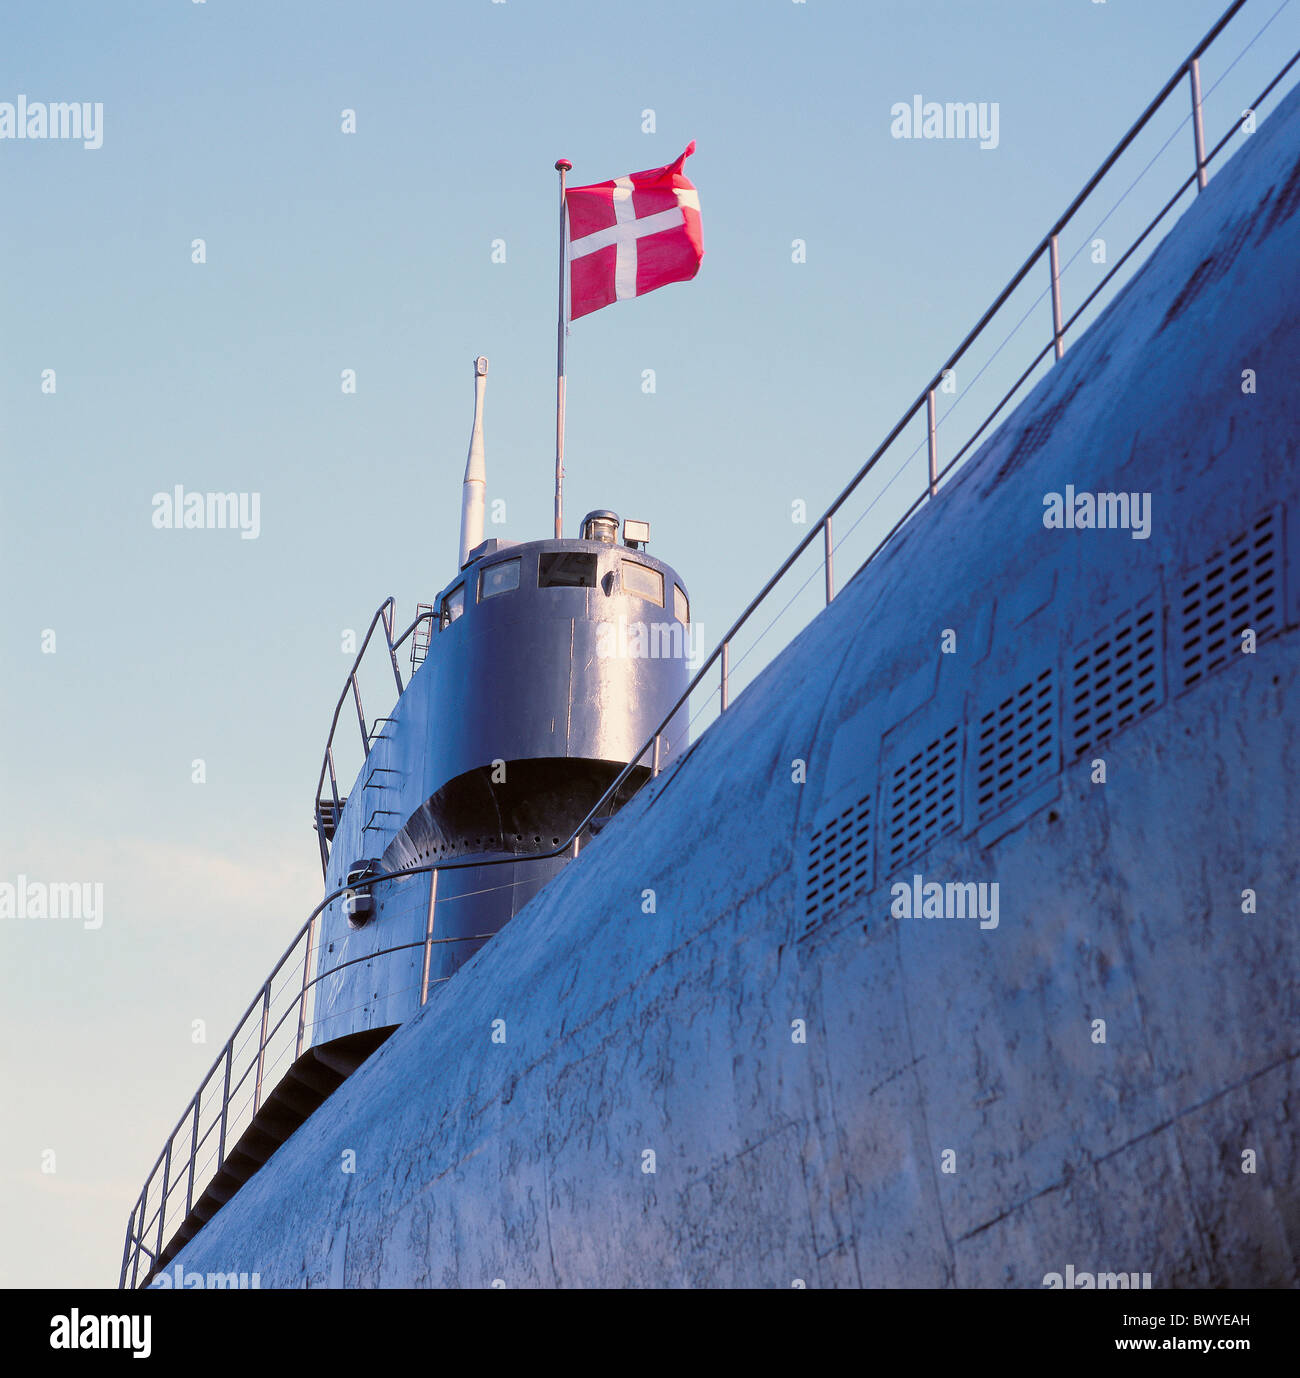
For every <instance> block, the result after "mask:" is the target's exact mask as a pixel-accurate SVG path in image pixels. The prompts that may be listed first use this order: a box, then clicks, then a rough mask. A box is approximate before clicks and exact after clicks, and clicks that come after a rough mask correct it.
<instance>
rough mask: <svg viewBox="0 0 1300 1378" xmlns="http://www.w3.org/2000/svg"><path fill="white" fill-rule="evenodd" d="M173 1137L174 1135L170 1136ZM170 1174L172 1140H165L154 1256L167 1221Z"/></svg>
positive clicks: (159, 1245) (156, 1253) (160, 1249)
mask: <svg viewBox="0 0 1300 1378" xmlns="http://www.w3.org/2000/svg"><path fill="white" fill-rule="evenodd" d="M172 1137H173V1138H174V1137H175V1136H174V1135H173V1136H172ZM171 1174H172V1141H171V1139H170V1138H169V1139H168V1140H167V1152H166V1154H165V1155H164V1158H163V1180H162V1195H161V1196H160V1197H159V1198H158V1247H157V1248H156V1249H155V1250H154V1257H155V1258H157V1257H158V1255H159V1254H161V1253H162V1246H163V1226H164V1225H165V1224H166V1223H167V1184H168V1180H169V1179H170V1177H171Z"/></svg>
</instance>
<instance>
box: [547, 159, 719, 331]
mask: <svg viewBox="0 0 1300 1378" xmlns="http://www.w3.org/2000/svg"><path fill="white" fill-rule="evenodd" d="M694 152H695V140H694V139H692V140H691V142H690V144H689V145H687V148H686V151H685V152H684V153H683V154H682V155H681V157H680V158H678V159H677V160H676V161H675V162H672V163H669V164H668V165H667V167H656V168H651V169H650V170H649V171H648V172H633V173H632V174H630V175H629V176H627V177H615V178H614V180H613V181H611V182H596V183H595V184H594V185H592V186H589V187H569V188H567V189H566V191H565V194H564V201H565V206H566V208H567V210H568V221H569V319H570V320H577V318H578V317H579V316H585V315H586V314H587V313H588V312H589V311H599V310H600V308H601V307H602V306H608V305H609V304H610V303H611V302H615V301H623V300H625V299H626V298H628V297H640V296H643V295H644V294H645V293H646V292H653V291H654V290H655V288H656V287H666V286H667V285H668V284H669V283H670V282H686V281H687V280H688V279H690V278H693V277H694V276H695V274H696V273H697V272H699V269H700V259H701V258H703V257H704V236H703V232H702V230H701V228H700V195H699V192H697V191H696V189H695V187H694V185H693V184H692V183H691V181H690V180H689V178H687V177H686V176H685V174H684V173H683V172H682V164H683V163H684V162H685V161H686V160H687V158H689V157H690V156H691V154H692V153H694Z"/></svg>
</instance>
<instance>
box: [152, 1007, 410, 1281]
mask: <svg viewBox="0 0 1300 1378" xmlns="http://www.w3.org/2000/svg"><path fill="white" fill-rule="evenodd" d="M396 1028H397V1025H396V1024H392V1025H389V1026H387V1027H385V1028H381V1029H365V1030H363V1031H362V1032H360V1033H354V1034H348V1035H347V1036H346V1037H344V1038H336V1039H333V1040H332V1041H331V1042H329V1043H323V1044H321V1045H320V1046H319V1047H316V1048H309V1049H308V1050H307V1051H306V1052H305V1053H303V1055H302V1056H301V1057H300V1058H299V1059H298V1060H297V1061H296V1062H295V1063H294V1064H293V1066H292V1067H290V1068H289V1070H288V1071H287V1072H286V1073H285V1074H284V1077H283V1079H282V1080H281V1081H280V1082H279V1084H278V1085H277V1086H276V1087H275V1089H274V1090H273V1091H272V1092H271V1093H270V1095H268V1096H267V1098H266V1099H265V1100H264V1101H263V1102H262V1105H261V1107H260V1108H259V1109H258V1111H257V1113H256V1114H255V1115H254V1116H253V1120H252V1123H251V1124H250V1125H249V1126H248V1128H247V1129H246V1130H244V1132H243V1134H242V1135H240V1137H239V1140H238V1142H237V1143H236V1144H235V1145H234V1147H233V1148H232V1149H231V1150H230V1152H229V1154H228V1155H227V1157H226V1161H225V1163H224V1164H223V1166H222V1168H221V1171H220V1172H218V1173H217V1175H216V1176H215V1177H214V1178H213V1179H212V1181H211V1183H210V1184H209V1185H208V1188H207V1190H206V1191H204V1193H203V1195H202V1196H200V1197H199V1199H198V1200H197V1201H196V1202H195V1203H194V1205H193V1206H192V1207H191V1208H190V1211H189V1214H188V1215H186V1217H185V1219H184V1220H182V1221H181V1224H180V1226H179V1228H178V1229H177V1231H176V1233H175V1234H174V1235H173V1236H172V1237H171V1239H170V1240H169V1241H168V1243H167V1244H166V1246H165V1247H164V1248H163V1250H162V1252H161V1253H160V1254H159V1255H158V1258H157V1260H156V1261H155V1263H154V1265H153V1267H152V1268H150V1270H149V1273H148V1275H147V1276H146V1277H145V1279H144V1285H148V1282H149V1279H150V1278H152V1277H153V1276H154V1275H155V1274H157V1273H158V1272H160V1271H161V1270H162V1269H163V1268H164V1267H166V1265H167V1264H168V1263H169V1262H170V1261H171V1260H172V1259H173V1258H175V1257H176V1255H177V1254H178V1253H180V1251H181V1250H182V1249H183V1248H184V1247H185V1246H186V1244H188V1243H189V1242H190V1240H191V1239H193V1238H194V1236H195V1235H196V1234H198V1232H199V1231H200V1230H201V1229H202V1228H203V1226H204V1225H205V1224H207V1222H208V1221H209V1220H211V1219H212V1217H213V1216H214V1215H215V1214H216V1213H217V1212H218V1211H219V1210H220V1209H221V1208H222V1206H224V1205H225V1204H226V1202H227V1201H229V1200H230V1198H231V1197H232V1196H234V1194H235V1193H236V1192H237V1191H238V1190H239V1189H240V1187H242V1186H243V1185H244V1183H245V1182H247V1181H248V1179H249V1178H250V1177H251V1176H252V1175H253V1174H254V1173H255V1172H256V1171H257V1170H258V1168H260V1167H261V1166H262V1165H263V1164H264V1163H265V1162H267V1160H268V1159H269V1158H270V1157H271V1155H272V1154H273V1153H274V1152H275V1150H276V1149H277V1148H279V1147H280V1145H281V1144H282V1143H284V1142H285V1141H286V1140H287V1139H288V1138H289V1136H290V1135H291V1134H293V1132H294V1131H295V1130H296V1129H297V1128H298V1126H299V1125H301V1124H302V1123H303V1122H304V1121H305V1120H306V1119H307V1118H308V1117H309V1116H310V1115H311V1113H312V1112H313V1111H314V1110H315V1109H316V1108H317V1107H318V1106H319V1105H321V1104H322V1102H324V1101H325V1100H327V1099H328V1098H329V1097H330V1096H331V1095H333V1093H334V1092H335V1091H337V1090H338V1088H339V1087H340V1086H342V1085H343V1083H344V1082H345V1081H346V1080H347V1079H348V1077H350V1076H351V1075H352V1073H353V1072H355V1071H356V1069H357V1068H358V1067H360V1066H361V1064H362V1063H363V1062H364V1061H365V1060H366V1059H367V1058H368V1057H369V1056H370V1055H371V1053H373V1052H375V1051H376V1049H378V1048H379V1047H380V1046H381V1045H382V1044H383V1043H384V1042H385V1041H386V1040H387V1038H388V1036H389V1034H391V1033H392V1032H393V1031H394V1029H396Z"/></svg>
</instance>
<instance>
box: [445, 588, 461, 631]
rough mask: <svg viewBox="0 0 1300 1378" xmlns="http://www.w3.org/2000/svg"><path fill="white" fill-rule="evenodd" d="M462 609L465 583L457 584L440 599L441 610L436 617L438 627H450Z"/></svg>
mask: <svg viewBox="0 0 1300 1378" xmlns="http://www.w3.org/2000/svg"><path fill="white" fill-rule="evenodd" d="M464 611H465V585H464V584H457V586H456V587H455V588H454V589H452V591H451V592H450V593H449V594H448V595H447V596H446V598H444V599H443V600H442V612H441V614H440V616H439V618H438V627H439V629H443V628H446V627H450V626H451V624H452V623H453V622H454V621H455V620H456V619H457V618H458V617H459V616H460V615H461V614H462V613H463V612H464Z"/></svg>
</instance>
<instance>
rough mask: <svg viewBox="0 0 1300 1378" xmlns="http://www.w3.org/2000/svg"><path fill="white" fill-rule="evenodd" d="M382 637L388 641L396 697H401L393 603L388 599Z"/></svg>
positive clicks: (384, 611) (385, 606)
mask: <svg viewBox="0 0 1300 1378" xmlns="http://www.w3.org/2000/svg"><path fill="white" fill-rule="evenodd" d="M382 616H383V619H384V637H385V639H386V640H387V642H388V658H389V660H391V661H392V662H393V678H394V679H395V680H396V681H397V697H398V698H399V699H400V698H401V697H402V672H401V671H400V670H399V669H398V668H397V650H396V648H395V647H394V646H393V604H392V600H391V599H390V600H389V601H388V602H387V603H385V604H384V610H383V613H382Z"/></svg>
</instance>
